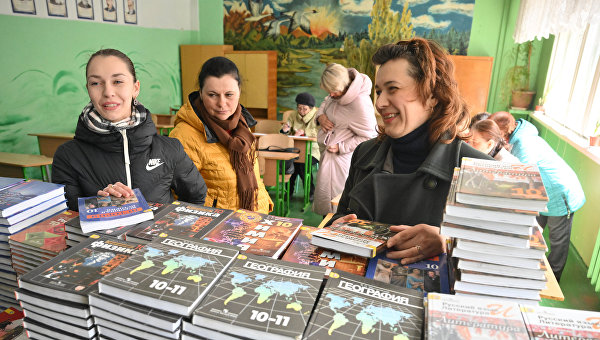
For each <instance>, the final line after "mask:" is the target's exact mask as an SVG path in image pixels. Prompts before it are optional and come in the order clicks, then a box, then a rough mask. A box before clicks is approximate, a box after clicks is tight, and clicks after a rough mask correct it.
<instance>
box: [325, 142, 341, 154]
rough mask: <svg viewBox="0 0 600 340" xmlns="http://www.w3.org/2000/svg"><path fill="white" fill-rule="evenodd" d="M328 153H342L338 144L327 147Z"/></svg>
mask: <svg viewBox="0 0 600 340" xmlns="http://www.w3.org/2000/svg"><path fill="white" fill-rule="evenodd" d="M327 151H329V152H331V153H338V152H340V147H339V146H338V145H337V144H334V145H329V146H327Z"/></svg>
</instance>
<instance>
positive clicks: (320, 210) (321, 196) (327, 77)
mask: <svg viewBox="0 0 600 340" xmlns="http://www.w3.org/2000/svg"><path fill="white" fill-rule="evenodd" d="M371 86H372V83H371V79H369V77H367V76H366V75H364V74H362V73H359V72H358V71H356V70H355V69H353V68H350V69H348V68H346V67H344V66H342V65H340V64H329V65H328V66H327V68H325V71H323V74H322V75H321V88H322V89H324V90H325V91H327V92H329V96H327V97H326V98H325V100H324V101H323V103H322V104H321V107H319V111H318V112H317V114H316V117H317V121H318V122H319V124H320V125H321V129H320V130H319V132H318V134H317V141H318V142H319V144H320V145H321V147H322V148H323V146H324V149H323V150H322V152H321V161H320V162H319V172H318V173H317V185H316V187H315V196H314V202H313V203H314V204H313V211H314V212H315V213H317V214H320V215H326V214H328V213H331V212H335V209H334V207H333V206H332V205H331V199H333V198H334V197H335V196H337V195H339V194H341V193H342V191H343V190H344V184H345V182H346V178H347V177H348V171H349V170H350V160H351V158H352V153H353V152H354V149H355V148H356V147H357V146H358V144H360V143H362V142H364V141H366V140H369V139H371V138H374V137H375V136H377V132H376V131H375V127H376V125H377V121H376V120H375V110H374V108H373V103H372V101H371V98H370V97H369V94H370V93H371Z"/></svg>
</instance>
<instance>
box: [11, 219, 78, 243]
mask: <svg viewBox="0 0 600 340" xmlns="http://www.w3.org/2000/svg"><path fill="white" fill-rule="evenodd" d="M77 215H78V213H77V212H76V211H71V210H67V211H64V212H62V213H60V214H56V215H54V216H52V217H50V218H47V219H45V220H43V221H41V222H39V223H38V224H35V225H33V226H31V227H29V228H27V229H25V230H22V231H20V232H18V233H16V234H14V235H11V236H10V240H11V241H14V242H20V243H23V244H27V245H30V246H33V247H36V248H39V249H43V250H47V251H50V252H53V253H60V252H61V251H63V250H65V249H66V248H67V243H66V241H65V235H66V233H65V222H67V221H68V220H70V219H71V218H73V217H76V216H77Z"/></svg>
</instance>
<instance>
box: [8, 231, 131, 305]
mask: <svg viewBox="0 0 600 340" xmlns="http://www.w3.org/2000/svg"><path fill="white" fill-rule="evenodd" d="M141 247H142V246H141V245H139V244H133V243H130V242H125V241H121V240H117V239H114V238H110V237H107V236H103V237H99V238H90V239H88V240H87V241H86V242H82V243H80V244H78V245H77V246H75V247H72V248H70V249H68V250H66V251H64V252H62V253H60V254H59V255H57V256H56V257H55V258H53V259H52V260H50V261H48V262H46V263H44V264H42V265H41V266H39V267H37V268H35V269H34V270H32V271H30V272H29V273H27V274H25V275H23V276H21V277H20V278H19V287H21V288H25V289H28V290H32V291H35V292H37V293H40V294H44V295H47V296H52V297H57V298H62V299H65V300H69V301H73V302H78V303H86V304H87V303H88V295H87V294H88V293H89V292H90V291H91V290H94V289H96V284H97V283H98V281H99V280H100V279H101V278H102V277H104V276H105V275H107V274H108V273H110V272H111V271H112V270H113V269H114V268H115V267H117V266H118V265H119V264H121V263H123V261H125V260H126V259H127V258H129V256H131V255H132V254H133V253H134V252H135V251H136V250H138V249H140V248H141Z"/></svg>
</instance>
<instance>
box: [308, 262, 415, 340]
mask: <svg viewBox="0 0 600 340" xmlns="http://www.w3.org/2000/svg"><path fill="white" fill-rule="evenodd" d="M330 276H331V277H330V278H329V279H328V280H327V285H326V287H325V289H324V290H323V292H322V293H321V297H320V298H319V303H318V305H317V308H316V309H315V311H314V312H313V318H311V321H310V325H309V327H308V328H307V330H306V332H305V333H304V337H305V338H306V339H365V340H367V339H389V340H396V339H421V325H422V323H423V298H422V294H420V293H419V292H416V291H414V290H410V289H406V288H396V287H394V286H391V285H386V284H383V283H380V282H377V281H374V280H370V279H366V278H362V277H359V276H356V275H350V274H345V273H337V272H333V273H332V274H330Z"/></svg>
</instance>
